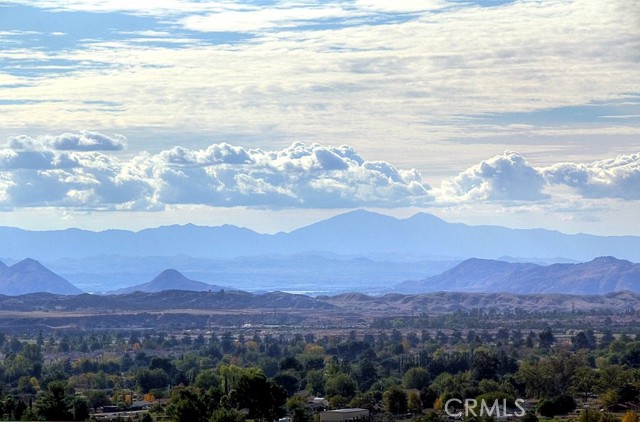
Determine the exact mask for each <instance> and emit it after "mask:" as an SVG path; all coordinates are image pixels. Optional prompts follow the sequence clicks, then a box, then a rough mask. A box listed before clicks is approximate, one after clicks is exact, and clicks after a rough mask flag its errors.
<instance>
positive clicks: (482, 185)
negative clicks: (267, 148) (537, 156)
mask: <svg viewBox="0 0 640 422" xmlns="http://www.w3.org/2000/svg"><path fill="white" fill-rule="evenodd" d="M544 186H545V179H544V178H543V177H542V175H541V174H540V172H539V171H538V170H537V169H535V168H534V167H532V166H531V165H529V163H528V162H527V161H526V160H525V159H524V157H522V156H521V155H520V154H518V153H516V152H512V151H505V152H504V154H502V155H497V156H495V157H493V158H490V159H488V160H485V161H482V162H481V163H479V164H477V165H474V166H472V167H470V168H468V169H467V170H465V171H463V172H462V173H460V174H459V175H458V176H456V177H455V178H454V179H453V180H450V181H446V182H444V183H443V185H442V188H441V190H440V197H439V200H440V201H441V202H464V201H535V200H541V199H546V198H548V195H546V194H545V193H543V192H542V190H543V188H544Z"/></svg>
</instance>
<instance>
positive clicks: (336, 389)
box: [324, 374, 357, 401]
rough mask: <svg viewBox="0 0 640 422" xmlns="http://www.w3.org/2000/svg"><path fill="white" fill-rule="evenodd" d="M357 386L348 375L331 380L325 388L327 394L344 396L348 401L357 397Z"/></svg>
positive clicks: (334, 377)
mask: <svg viewBox="0 0 640 422" xmlns="http://www.w3.org/2000/svg"><path fill="white" fill-rule="evenodd" d="M356 390H357V386H356V383H355V381H354V380H353V378H351V377H350V376H349V375H346V374H337V375H334V376H332V377H331V378H329V379H328V380H327V382H326V384H325V386H324V391H325V392H326V394H327V395H328V396H329V397H331V396H342V397H344V398H345V399H347V401H349V400H351V399H352V398H353V397H354V396H355V395H356Z"/></svg>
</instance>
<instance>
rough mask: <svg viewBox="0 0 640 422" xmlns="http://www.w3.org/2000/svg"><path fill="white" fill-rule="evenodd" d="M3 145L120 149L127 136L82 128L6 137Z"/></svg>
mask: <svg viewBox="0 0 640 422" xmlns="http://www.w3.org/2000/svg"><path fill="white" fill-rule="evenodd" d="M5 146H6V147H7V148H9V149H12V150H26V151H40V150H47V149H53V150H58V151H120V150H124V149H126V148H127V138H126V137H124V136H122V135H115V136H113V137H110V136H107V135H103V134H101V133H98V132H91V131H88V130H82V131H80V132H78V133H63V134H61V135H45V136H39V137H36V138H31V137H29V136H26V135H21V136H15V137H11V138H9V139H8V142H7V143H6V144H5Z"/></svg>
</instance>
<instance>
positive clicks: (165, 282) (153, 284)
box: [112, 269, 224, 294]
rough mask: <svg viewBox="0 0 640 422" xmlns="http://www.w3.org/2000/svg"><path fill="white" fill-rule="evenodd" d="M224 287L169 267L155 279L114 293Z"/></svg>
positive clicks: (202, 289) (219, 288) (211, 289)
mask: <svg viewBox="0 0 640 422" xmlns="http://www.w3.org/2000/svg"><path fill="white" fill-rule="evenodd" d="M223 289H224V287H222V286H216V285H214V284H207V283H203V282H201V281H195V280H191V279H189V278H187V277H185V276H184V275H183V274H182V273H180V272H179V271H177V270H174V269H168V270H164V271H162V272H161V273H160V274H158V275H157V276H156V277H155V278H154V279H153V280H151V281H149V282H147V283H143V284H138V285H137V286H131V287H127V288H124V289H119V290H116V291H114V292H112V293H114V294H126V293H133V292H145V293H157V292H162V291H165V290H188V291H195V292H206V291H216V290H223Z"/></svg>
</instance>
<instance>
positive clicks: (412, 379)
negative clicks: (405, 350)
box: [402, 367, 431, 390]
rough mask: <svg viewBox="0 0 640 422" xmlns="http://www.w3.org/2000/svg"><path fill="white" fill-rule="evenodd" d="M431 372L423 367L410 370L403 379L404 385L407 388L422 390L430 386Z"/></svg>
mask: <svg viewBox="0 0 640 422" xmlns="http://www.w3.org/2000/svg"><path fill="white" fill-rule="evenodd" d="M430 379H431V377H430V376H429V371H427V370H426V369H424V368H422V367H415V368H409V370H407V372H405V373H404V376H403V377H402V384H403V385H404V387H405V388H415V389H417V390H422V389H423V388H425V387H427V386H428V385H429V380H430Z"/></svg>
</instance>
